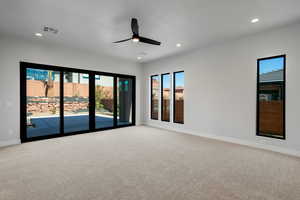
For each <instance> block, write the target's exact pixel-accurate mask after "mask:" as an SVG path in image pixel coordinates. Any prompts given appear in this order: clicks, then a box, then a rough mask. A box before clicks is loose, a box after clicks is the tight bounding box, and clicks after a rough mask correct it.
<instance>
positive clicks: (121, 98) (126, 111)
mask: <svg viewBox="0 0 300 200" xmlns="http://www.w3.org/2000/svg"><path fill="white" fill-rule="evenodd" d="M117 84H118V87H117V109H118V112H117V125H121V126H122V125H129V124H132V113H133V110H132V109H133V80H132V79H130V78H119V77H118V78H117Z"/></svg>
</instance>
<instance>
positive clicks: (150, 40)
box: [139, 37, 161, 45]
mask: <svg viewBox="0 0 300 200" xmlns="http://www.w3.org/2000/svg"><path fill="white" fill-rule="evenodd" d="M139 39H140V42H143V43H147V44H153V45H160V44H161V43H160V42H158V41H155V40H152V39H149V38H144V37H139Z"/></svg>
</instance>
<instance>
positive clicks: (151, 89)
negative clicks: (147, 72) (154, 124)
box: [150, 74, 159, 120]
mask: <svg viewBox="0 0 300 200" xmlns="http://www.w3.org/2000/svg"><path fill="white" fill-rule="evenodd" d="M156 76H157V77H158V80H159V75H158V74H155V75H152V76H150V119H152V120H159V108H158V113H157V119H156V118H153V117H152V116H153V115H152V113H153V101H152V97H153V77H156ZM158 88H159V87H158ZM157 105H158V106H159V103H158V104H157Z"/></svg>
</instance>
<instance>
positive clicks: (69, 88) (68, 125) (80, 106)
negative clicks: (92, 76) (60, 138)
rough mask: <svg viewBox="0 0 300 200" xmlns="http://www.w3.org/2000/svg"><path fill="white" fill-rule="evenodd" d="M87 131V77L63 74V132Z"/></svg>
mask: <svg viewBox="0 0 300 200" xmlns="http://www.w3.org/2000/svg"><path fill="white" fill-rule="evenodd" d="M88 129H89V75H88V74H82V73H74V72H64V132H65V133H68V132H75V131H83V130H88Z"/></svg>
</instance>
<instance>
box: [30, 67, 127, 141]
mask: <svg viewBox="0 0 300 200" xmlns="http://www.w3.org/2000/svg"><path fill="white" fill-rule="evenodd" d="M60 73H61V72H59V71H51V70H41V69H32V68H27V70H26V93H27V94H26V96H27V98H26V99H27V106H26V107H27V122H26V123H27V135H28V137H37V136H46V135H53V134H59V133H60ZM63 80H64V82H63V92H64V97H63V102H64V107H63V111H64V132H65V133H71V132H76V131H84V130H89V128H90V127H89V74H83V73H74V72H64V74H63ZM119 82H120V83H121V82H122V81H121V80H119ZM122 83H123V82H122ZM124 83H126V84H127V85H125V86H126V88H124V90H121V89H119V92H123V93H122V94H121V95H124V94H125V93H128V92H130V91H128V90H129V88H128V87H131V86H130V84H129V81H128V80H127V81H125V82H124ZM130 90H131V89H130ZM128 95H131V93H130V94H129V93H128ZM128 95H125V96H124V97H123V96H122V97H121V98H123V99H126V98H130V99H131V96H128ZM119 99H120V98H119ZM123 99H121V100H123ZM126 102H127V104H128V105H129V104H131V102H129V101H128V100H127V101H126ZM113 105H114V101H113V77H109V76H99V75H96V76H95V115H96V116H95V121H96V127H95V128H96V129H97V128H106V127H113V125H114V123H113V122H114V120H113V108H114V106H113ZM120 106H121V107H122V108H120ZM124 106H126V105H125V104H124V103H123V104H120V103H118V107H119V108H118V109H119V110H120V111H119V113H120V112H123V113H124V112H127V110H126V109H124V108H123V107H124ZM130 109H131V105H130ZM127 115H128V117H126V115H125V114H123V115H122V117H123V118H122V120H121V118H120V117H119V121H120V124H128V123H131V118H130V116H131V112H130V114H127ZM120 116H121V115H120Z"/></svg>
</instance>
